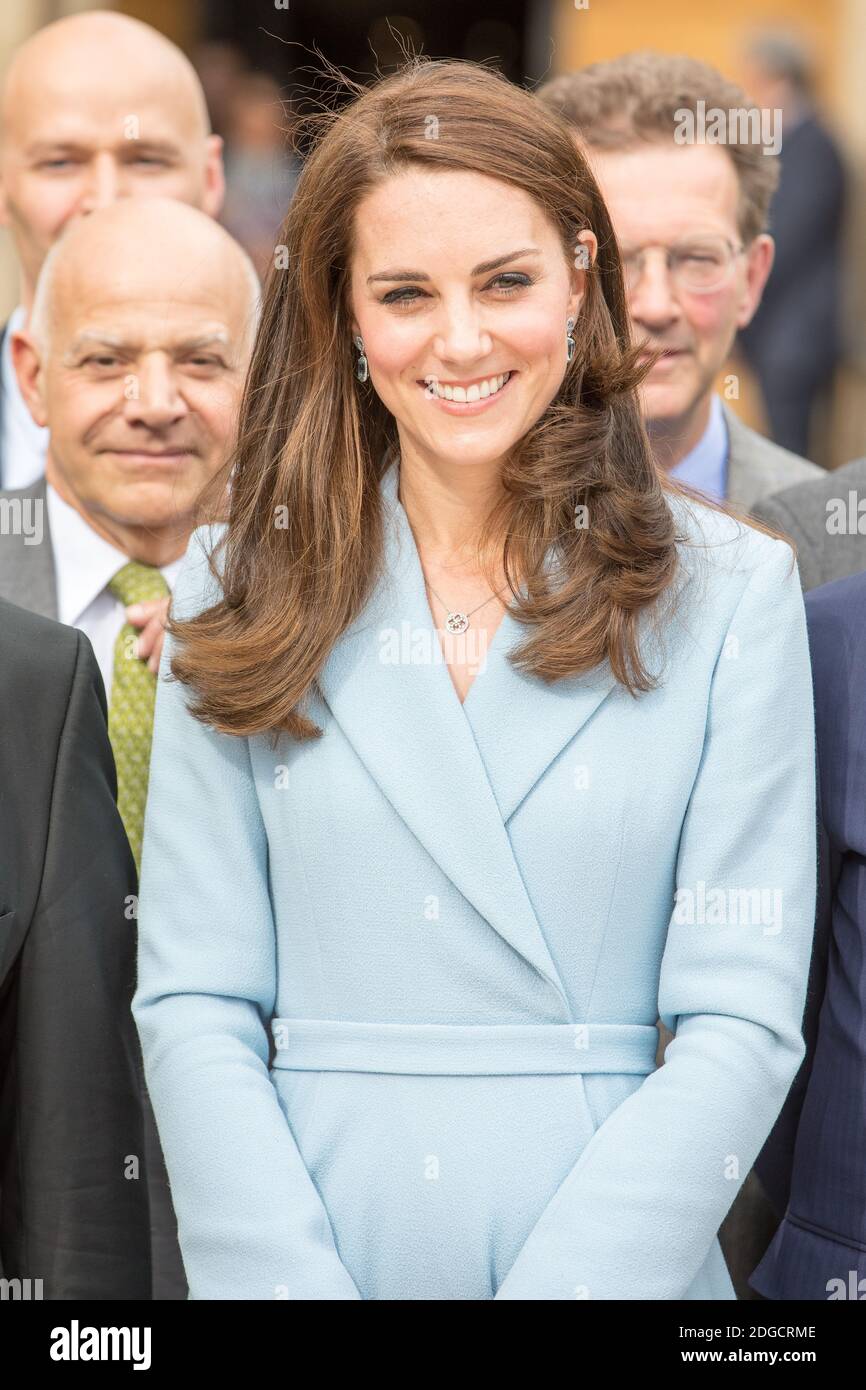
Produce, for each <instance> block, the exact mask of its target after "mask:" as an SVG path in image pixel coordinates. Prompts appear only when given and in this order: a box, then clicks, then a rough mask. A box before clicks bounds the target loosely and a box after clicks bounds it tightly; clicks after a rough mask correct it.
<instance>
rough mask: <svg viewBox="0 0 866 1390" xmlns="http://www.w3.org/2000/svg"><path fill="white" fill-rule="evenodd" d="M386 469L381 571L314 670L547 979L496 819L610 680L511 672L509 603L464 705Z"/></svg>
mask: <svg viewBox="0 0 866 1390" xmlns="http://www.w3.org/2000/svg"><path fill="white" fill-rule="evenodd" d="M398 483H399V469H398V465H397V464H396V463H393V462H392V464H391V465H390V467H389V468H388V469H387V471H386V472H385V474H384V476H383V479H382V483H381V490H382V498H383V504H384V521H385V564H384V567H383V576H382V578H381V580H380V581H379V584H378V585H377V587H376V589H375V590H374V592H373V594H372V596H371V599H370V601H369V602H368V604H367V606H366V607H365V609H364V611H363V613H361V614H360V615H359V617H358V618H357V619H356V620H355V622H354V623H353V624H351V626H350V627H349V628H347V629H346V631H345V632H344V633H343V634H342V635H341V637H340V638H339V640H338V641H337V642H336V643H335V645H334V648H333V650H332V651H331V653H330V656H329V657H328V660H327V662H326V663H325V665H324V667H323V669H322V672H321V673H320V676H319V687H320V689H321V692H322V695H323V697H324V699H325V702H326V704H327V705H328V708H329V709H330V711H331V713H332V715H333V717H334V719H335V720H336V721H337V723H338V724H339V725H340V727H341V729H342V731H343V733H344V734H345V736H346V738H347V739H348V740H349V742H350V743H351V745H352V747H353V748H354V750H355V752H356V753H357V754H358V757H359V758H360V759H361V761H362V762H363V763H364V765H365V767H366V768H367V770H368V772H369V773H370V775H371V776H372V777H373V778H374V780H375V781H376V783H377V784H378V785H379V787H380V788H381V789H382V791H383V792H384V794H385V795H386V796H387V798H388V800H389V801H390V802H391V804H392V806H393V807H394V809H395V810H396V811H397V813H398V814H399V815H400V817H401V818H402V819H403V821H404V822H405V823H406V825H407V826H408V827H409V829H410V830H411V831H412V833H413V834H414V835H415V837H416V838H417V840H418V841H419V842H420V843H421V844H422V845H423V846H424V848H425V849H426V850H427V852H428V853H429V854H430V856H431V857H432V858H433V859H434V860H435V861H436V863H437V864H438V865H439V866H440V867H441V869H442V870H443V871H444V872H445V873H446V874H447V875H448V877H449V878H450V879H451V881H452V882H453V883H454V884H455V886H456V887H457V888H458V889H459V891H460V892H461V893H462V894H463V896H464V897H465V898H466V899H467V900H468V901H469V902H470V903H472V905H473V906H474V907H475V908H476V910H477V911H478V912H479V913H480V914H481V916H482V917H483V918H484V919H485V920H486V921H487V922H489V923H490V925H491V926H492V927H493V928H494V929H495V930H496V931H497V932H498V933H499V934H500V935H501V936H502V937H503V938H504V940H505V941H507V942H508V943H509V945H510V946H512V947H513V949H514V950H515V951H517V952H519V954H520V955H521V956H523V957H524V959H526V960H527V961H528V962H529V963H530V964H531V965H532V966H533V967H534V968H535V970H536V971H537V972H538V973H539V974H540V975H541V976H542V977H543V978H544V979H546V980H547V981H548V982H549V983H550V984H551V986H552V987H553V988H554V989H555V990H556V992H557V994H558V995H559V996H560V999H561V1001H562V1003H563V1004H564V1005H565V1007H566V1008H567V1007H568V1004H567V996H566V994H565V990H564V988H563V985H562V981H561V979H560V977H559V975H558V973H557V970H556V966H555V965H554V962H553V960H552V958H551V955H550V952H549V950H548V948H547V944H546V941H545V938H544V934H543V932H542V929H541V926H540V923H539V921H538V918H537V916H536V914H535V911H534V909H533V907H532V904H531V901H530V899H529V896H528V894H527V891H526V887H525V885H524V883H523V879H522V877H521V874H520V869H519V867H518V864H517V861H516V859H515V856H514V851H513V849H512V846H511V840H510V838H509V835H508V831H507V829H506V825H505V822H506V821H507V819H508V817H509V816H510V815H511V813H512V812H513V811H514V809H515V808H516V807H517V805H518V804H519V803H520V801H522V800H523V798H524V797H525V796H526V795H527V794H528V792H529V791H530V790H531V788H532V787H533V785H534V784H535V782H536V781H537V780H538V779H539V778H540V777H541V776H542V774H543V773H544V771H545V769H546V768H547V767H548V766H549V764H550V762H551V761H552V759H553V758H555V757H556V755H557V753H559V752H560V750H561V749H562V748H563V746H564V745H565V744H566V743H567V742H568V741H569V739H571V738H572V737H573V736H574V734H575V733H576V732H577V731H578V729H579V728H580V727H581V726H582V725H583V724H584V723H585V721H586V720H587V719H588V718H589V717H590V715H591V714H592V713H593V711H594V710H595V709H596V708H597V707H598V705H599V704H600V703H601V701H602V700H603V699H604V698H605V696H606V695H607V693H608V692H609V690H610V689H611V687H612V686H613V684H614V680H613V677H612V676H608V675H604V674H600V675H597V676H594V677H593V678H592V679H589V680H567V681H564V682H560V683H558V684H557V685H554V686H547V685H545V684H544V682H542V681H540V680H537V679H536V678H533V677H527V676H524V675H522V674H520V673H519V672H517V671H515V670H514V669H513V668H512V667H511V666H510V665H509V663H508V661H507V653H508V651H509V650H511V649H513V647H515V646H516V645H517V644H518V643H519V642H520V640H521V638H522V636H523V629H522V627H521V626H520V624H519V623H517V622H516V621H515V620H514V619H512V618H511V617H510V616H509V615H508V614H506V615H505V617H504V618H503V620H502V623H501V624H500V627H499V628H498V630H497V632H496V634H495V637H494V641H493V642H492V643H491V646H490V649H489V651H488V653H487V664H486V669H483V670H481V671H479V674H478V675H477V676H476V678H475V681H474V683H473V685H472V687H471V689H470V691H469V694H468V696H467V699H466V701H465V703H464V705H461V703H460V700H459V698H458V696H457V693H456V691H455V689H454V686H453V684H452V682H451V677H450V675H449V673H448V669H447V666H446V665H445V663H444V661H443V660H442V656H441V651H442V649H441V646H440V644H439V639H438V637H437V635H436V631H435V627H434V620H433V617H432V614H431V612H430V607H429V604H428V602H427V595H426V592H425V587H424V576H423V572H422V569H421V564H420V560H419V557H418V551H417V547H416V545H415V539H414V536H413V535H412V531H411V527H410V526H409V521H408V518H407V516H406V513H405V511H404V509H403V507H402V504H401V503H400V501H399V498H398V495H397V488H398Z"/></svg>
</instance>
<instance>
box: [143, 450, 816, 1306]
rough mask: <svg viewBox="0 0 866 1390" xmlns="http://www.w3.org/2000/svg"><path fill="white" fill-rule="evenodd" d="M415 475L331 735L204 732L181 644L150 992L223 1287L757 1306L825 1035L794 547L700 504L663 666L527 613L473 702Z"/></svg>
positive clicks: (149, 861) (188, 1174)
mask: <svg viewBox="0 0 866 1390" xmlns="http://www.w3.org/2000/svg"><path fill="white" fill-rule="evenodd" d="M396 470H397V465H396V464H392V465H391V467H390V469H389V470H388V472H387V473H386V474H385V476H384V479H383V483H382V497H383V505H384V507H385V510H386V518H387V525H388V541H387V566H386V571H385V578H384V579H383V580H382V581H381V582H380V584H379V586H378V588H377V590H376V592H375V594H374V596H373V598H372V600H371V602H370V603H369V604H368V606H367V608H366V609H365V611H364V613H363V614H361V616H360V618H359V619H358V620H357V621H356V622H355V623H354V624H353V625H352V626H351V628H350V629H349V630H348V631H347V632H346V633H344V635H343V636H342V638H341V639H340V641H339V642H338V643H337V644H336V646H335V648H334V650H333V652H332V654H331V656H330V658H329V660H328V662H327V664H326V666H325V668H324V670H323V673H322V676H321V681H320V685H321V694H318V693H317V694H316V697H315V698H314V699H313V700H312V702H311V704H310V706H309V713H310V715H311V716H312V717H313V718H314V719H315V720H316V721H317V722H318V723H319V724H320V726H321V727H322V728H323V729H324V734H323V736H322V737H321V738H320V739H317V740H314V741H309V742H306V743H301V744H298V743H294V742H292V741H291V740H290V739H288V738H287V737H282V738H281V739H280V741H279V744H278V745H277V747H276V748H274V747H273V746H272V744H271V742H270V741H269V740H268V739H267V738H265V737H256V738H252V739H248V740H247V739H234V738H231V737H227V736H225V735H222V734H217V733H215V732H214V731H213V730H211V729H208V728H205V727H203V726H202V725H201V724H199V723H197V722H196V721H195V720H194V719H193V718H192V717H191V716H190V714H189V712H188V710H187V708H186V703H185V688H184V687H183V686H181V685H179V684H178V683H177V682H174V681H166V680H165V679H164V677H165V675H166V672H167V663H168V660H169V657H170V653H171V648H172V644H171V642H168V643H167V644H166V651H165V653H164V656H163V663H162V671H161V679H160V684H159V690H158V697H157V712H156V727H155V737H154V745H153V761H152V767H151V775H150V793H149V801H148V809H147V820H146V832H145V844H144V853H143V872H142V882H141V895H140V919H139V930H140V960H139V983H138V989H137V993H136V995H135V1000H134V1004H133V1008H134V1014H135V1018H136V1022H137V1025H138V1028H139V1031H140V1035H141V1040H142V1045H143V1050H144V1059H145V1066H146V1075H147V1081H148V1085H149V1088H150V1094H151V1097H152V1100H153V1106H154V1111H155V1114H156V1118H157V1122H158V1125H159V1131H160V1135H161V1139H162V1143H163V1147H164V1151H165V1158H166V1164H167V1169H168V1173H169V1177H170V1180H171V1186H172V1192H173V1196H174V1203H175V1208H176V1211H177V1215H178V1222H179V1236H180V1245H181V1250H182V1252H183V1257H184V1262H185V1265H186V1271H187V1275H188V1278H189V1284H190V1297H191V1298H194V1299H207V1298H223V1299H228V1298H242V1299H273V1298H292V1299H358V1298H363V1299H491V1298H494V1297H495V1298H499V1299H556V1300H559V1299H574V1298H591V1299H617V1298H624V1299H684V1298H691V1299H697V1298H721V1299H730V1298H733V1297H734V1293H733V1288H732V1285H731V1281H730V1279H729V1277H728V1273H727V1270H726V1268H725V1265H724V1261H723V1258H722V1254H721V1250H720V1247H719V1243H718V1240H717V1238H716V1232H717V1230H718V1227H719V1225H720V1223H721V1221H722V1219H723V1217H724V1216H725V1214H726V1212H727V1211H728V1208H729V1207H730V1206H731V1204H732V1202H733V1200H734V1197H735V1195H736V1193H737V1191H738V1189H739V1187H740V1185H741V1183H742V1182H743V1180H744V1179H745V1177H746V1174H747V1173H748V1171H749V1169H750V1167H751V1165H752V1163H753V1161H754V1159H755V1157H756V1155H757V1153H758V1151H759V1150H760V1148H761V1146H762V1144H763V1141H764V1140H765V1138H766V1137H767V1135H768V1133H769V1131H770V1129H771V1127H772V1125H773V1122H774V1120H775V1118H776V1116H777V1115H778V1113H779V1111H780V1109H781V1106H782V1102H783V1101H784V1099H785V1095H786V1092H787V1090H788V1088H789V1086H790V1083H791V1080H792V1078H793V1077H794V1074H795V1072H796V1070H797V1067H798V1064H799V1062H800V1059H801V1057H802V1055H803V1051H804V1047H803V1042H802V1037H801V1033H800V1023H801V1018H802V1012H803V1005H804V999H805V989H806V977H807V970H808V963H809V954H810V946H811V938H812V925H813V913H814V895H815V804H814V795H815V792H814V736H813V714H812V694H811V682H810V672H809V656H808V647H807V641H806V627H805V621H804V611H803V601H802V598H801V594H800V585H799V581H798V576H797V571H796V567H795V566H794V564H793V561H792V553H791V551H790V549H789V548H788V546H786V545H785V544H784V543H783V542H781V541H775V540H773V539H771V538H769V537H766V536H763V535H762V534H760V533H759V532H757V531H755V530H753V529H752V528H748V527H742V526H739V525H738V524H737V523H735V522H733V521H732V520H730V519H729V518H727V517H725V516H720V515H718V514H716V513H714V512H712V511H710V510H709V509H707V508H705V507H703V506H700V505H699V504H691V503H688V504H686V503H683V502H680V501H677V502H676V503H675V504H674V506H675V510H676V513H677V516H678V519H679V521H680V523H681V526H682V528H683V531H684V534H686V536H687V537H688V538H689V539H688V543H684V544H683V545H682V546H681V554H682V562H683V565H682V581H683V582H682V585H681V593H680V599H679V603H680V607H679V611H678V615H677V617H676V619H675V620H674V621H672V622H670V623H668V624H667V625H666V628H665V630H664V632H663V634H662V636H661V638H659V637H658V636H655V637H654V636H653V635H652V633H651V632H650V629H649V625H648V624H645V634H646V642H647V652H648V653H650V654H651V655H652V659H653V661H654V662H655V663H656V669H657V670H659V671H661V672H662V673H663V683H662V685H661V686H660V687H659V688H658V689H657V690H655V691H653V692H651V693H649V694H646V695H642V696H639V697H638V698H636V699H635V698H633V697H632V696H631V695H629V694H627V693H626V692H625V691H624V690H623V689H622V688H621V687H620V686H618V685H617V684H616V682H615V681H614V679H613V677H612V676H611V675H610V673H609V672H608V671H607V669H606V668H605V669H599V670H597V671H596V672H594V673H593V674H592V675H590V676H588V677H582V678H569V679H566V680H564V681H561V682H559V683H556V684H551V685H545V684H544V683H543V682H542V681H540V680H539V679H537V678H534V677H527V676H523V675H520V674H519V673H518V672H516V671H515V670H514V669H513V668H512V667H510V666H509V663H508V661H507V660H506V657H507V653H508V651H509V650H510V649H511V648H512V647H514V646H516V645H517V643H518V642H519V640H520V638H521V636H522V635H523V631H524V630H523V629H522V628H521V627H520V626H519V624H517V623H516V621H515V620H513V619H512V618H511V617H510V616H508V615H506V616H505V618H504V619H503V621H502V623H501V625H500V627H499V629H498V630H497V632H496V634H495V636H494V639H493V641H492V643H491V645H490V648H489V651H488V652H487V661H486V667H485V668H484V669H483V670H481V671H480V672H479V674H478V675H477V677H476V679H475V682H474V684H473V685H472V687H471V689H470V692H469V695H468V697H467V699H466V702H465V704H464V705H463V706H461V704H460V701H459V699H458V697H457V695H456V693H455V691H454V688H453V685H452V683H451V679H450V676H449V674H448V670H447V668H446V666H445V665H444V664H443V663H442V662H441V661H439V662H436V661H432V660H431V659H430V656H431V653H432V652H433V651H434V648H433V647H432V646H431V644H430V642H429V634H430V632H431V630H432V627H433V622H432V618H431V614H430V609H429V606H428V603H427V599H426V595H425V590H424V583H423V576H422V572H421V568H420V564H419V559H418V553H417V549H416V547H415V543H414V539H413V537H412V533H411V530H410V528H409V524H408V520H407V518H406V514H405V512H404V510H403V507H402V505H401V504H400V502H399V499H398V497H397V491H396V486H397V471H396ZM207 540H208V533H207V532H206V531H201V532H196V534H195V536H194V537H193V539H192V541H191V543H190V549H189V554H188V559H187V562H186V565H185V568H184V571H183V574H182V577H181V579H180V581H179V583H178V587H177V591H176V594H175V605H176V609H177V611H178V612H179V613H180V614H182V615H186V614H189V613H190V612H192V611H194V610H195V609H196V608H199V607H201V606H204V605H206V604H207V603H209V602H211V601H212V600H213V597H214V594H215V588H214V582H213V580H211V579H210V577H209V576H208V574H207V568H206V565H205V563H204V560H203V558H202V541H205V542H207ZM403 624H407V625H408V627H405V628H404V627H403V626H402V625H403ZM425 633H426V634H427V637H426V638H425V635H424V634H425ZM401 642H402V647H401ZM413 655H414V659H412V657H413ZM659 1014H660V1016H661V1018H662V1019H663V1021H664V1022H665V1023H666V1025H667V1026H668V1027H669V1028H670V1029H671V1030H672V1031H674V1032H675V1033H676V1037H675V1039H674V1041H673V1042H672V1043H671V1044H670V1045H669V1047H668V1050H667V1059H666V1062H665V1065H664V1066H662V1067H661V1068H659V1069H658V1070H654V1062H653V1058H654V1053H655V1047H656V1040H657V1031H656V1028H655V1026H654V1025H655V1022H656V1018H657V1016H658V1015H659Z"/></svg>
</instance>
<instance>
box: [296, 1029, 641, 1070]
mask: <svg viewBox="0 0 866 1390" xmlns="http://www.w3.org/2000/svg"><path fill="white" fill-rule="evenodd" d="M271 1032H272V1033H273V1038H274V1044H275V1047H276V1052H275V1054H274V1057H273V1059H272V1061H271V1066H273V1067H279V1068H285V1069H287V1070H289V1071H370V1072H399V1073H403V1074H407V1075H419V1076H437V1075H438V1076H441V1075H447V1076H511V1075H519V1074H521V1073H526V1074H528V1075H542V1074H562V1073H569V1072H576V1073H580V1072H620V1073H623V1072H638V1073H643V1074H649V1072H652V1071H655V1058H656V1049H657V1047H658V1040H659V1035H658V1029H657V1028H656V1026H655V1024H642V1023H588V1024H583V1023H492V1024H481V1023H351V1022H346V1021H345V1020H342V1019H318V1018H273V1019H271Z"/></svg>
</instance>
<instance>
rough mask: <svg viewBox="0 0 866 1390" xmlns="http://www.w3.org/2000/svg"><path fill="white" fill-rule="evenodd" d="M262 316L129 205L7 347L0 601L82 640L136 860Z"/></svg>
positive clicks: (115, 211) (70, 255) (167, 1268)
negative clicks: (104, 705)
mask: <svg viewBox="0 0 866 1390" xmlns="http://www.w3.org/2000/svg"><path fill="white" fill-rule="evenodd" d="M258 310H259V282H258V277H257V275H256V273H255V270H254V268H253V266H252V263H251V262H250V260H249V257H248V256H247V255H246V253H245V252H244V251H243V250H242V249H241V248H240V246H238V244H237V242H235V241H234V240H233V239H232V238H231V237H230V236H229V234H228V233H227V232H226V231H225V230H224V228H222V227H220V226H219V225H218V224H217V223H216V222H214V221H213V220H212V219H211V218H209V217H207V216H205V214H204V213H202V212H199V211H197V210H196V209H194V208H191V207H189V206H187V205H185V204H184V203H181V202H177V201H173V200H169V199H162V198H148V199H146V200H141V201H139V200H123V201H120V202H115V203H113V204H111V205H110V206H109V207H107V208H103V209H101V210H100V211H98V212H95V213H93V215H92V216H90V217H87V218H82V219H76V221H75V222H74V223H72V224H71V225H70V226H69V227H68V229H67V230H66V232H65V233H64V235H63V237H62V238H61V239H60V241H59V242H58V243H57V244H56V246H55V247H54V248H53V249H52V251H51V253H50V255H49V256H48V258H47V259H46V262H45V264H44V266H43V269H42V273H41V276H40V279H39V284H38V287H37V290H36V294H35V300H34V311H33V314H32V317H31V322H30V328H29V330H27V331H24V330H21V329H19V330H18V331H16V332H15V333H14V334H13V337H12V356H13V361H14V364H15V370H16V372H17V375H18V381H19V384H20V389H21V393H22V396H23V398H24V400H25V401H26V402H27V405H28V407H29V409H30V411H31V412H32V414H33V418H34V420H36V421H37V423H38V424H39V425H41V426H42V427H44V428H45V429H46V430H47V431H48V451H47V456H46V476H45V478H44V479H43V480H42V481H41V482H39V483H38V484H36V485H35V486H34V487H32V488H30V489H19V490H18V491H14V492H6V493H0V507H2V506H3V505H4V504H6V505H7V514H9V508H10V507H11V508H12V509H13V514H14V507H15V506H16V505H17V506H18V508H19V510H20V511H21V514H22V515H23V514H24V512H25V509H26V508H29V510H30V513H31V514H35V515H36V516H37V517H38V518H39V525H38V527H36V528H34V529H33V532H32V534H30V535H22V534H20V533H19V532H18V531H16V530H15V529H14V528H12V529H7V530H2V529H0V598H5V599H7V600H10V601H11V602H13V603H17V604H19V605H20V606H21V607H22V608H28V609H30V610H31V611H33V612H36V613H41V614H42V615H43V616H45V617H49V618H55V619H58V618H59V620H60V621H61V622H62V623H67V624H69V625H71V626H73V627H77V628H80V629H81V630H82V631H83V632H84V633H85V634H86V635H87V637H88V638H89V639H90V642H91V644H92V646H93V650H94V653H95V656H96V661H97V664H98V666H99V668H100V671H101V674H102V679H103V683H104V686H105V690H106V692H107V693H108V729H109V736H110V739H111V744H112V748H113V751H114V757H115V762H116V765H117V786H118V807H119V810H120V814H121V818H122V821H123V824H124V827H125V829H126V833H127V836H128V839H129V842H130V845H131V847H132V851H133V855H134V857H135V860H136V863H138V860H139V854H140V846H141V836H142V827H143V819H144V808H145V800H146V794H147V774H148V765H149V754H150V739H151V729H152V720H153V708H154V697H155V688H156V670H157V666H158V661H159V652H160V650H161V646H162V636H163V624H164V619H165V613H166V610H167V607H168V600H169V595H170V591H171V588H172V585H173V584H174V581H175V578H176V576H177V573H178V570H179V568H180V564H181V561H182V558H183V555H184V553H185V550H186V547H187V543H188V541H189V537H190V535H191V533H192V530H193V528H194V526H195V525H196V524H197V522H198V521H199V520H201V519H202V518H201V515H200V499H201V494H202V492H203V490H204V489H205V488H206V487H208V486H209V485H211V484H212V483H214V484H215V489H216V491H217V492H218V493H220V494H221V493H222V489H221V488H220V487H219V483H218V481H217V475H218V474H219V473H220V471H221V470H222V471H224V472H225V471H227V467H228V460H229V455H230V451H231V449H232V445H233V440H234V435H235V430H236V420H237V410H238V405H239V401H240V394H241V389H242V386H243V382H244V378H245V375H246V369H247V364H248V361H249V356H250V352H251V348H252V343H253V338H254V335H255V329H256V323H257V317H258ZM142 610H146V614H147V615H149V621H147V622H146V624H145V626H144V627H143V630H142V632H141V634H140V635H137V633H136V628H135V627H134V626H132V624H133V623H134V622H136V621H137V622H139V623H140V622H141V619H142ZM145 1119H146V1125H147V1136H149V1152H148V1153H147V1169H148V1178H149V1184H150V1191H151V1204H152V1211H153V1244H154V1248H153V1252H152V1254H153V1272H154V1296H155V1297H157V1298H166V1297H174V1298H184V1297H185V1296H186V1285H185V1281H184V1278H183V1269H182V1264H181V1261H180V1255H179V1251H178V1249H177V1243H176V1229H175V1226H174V1217H173V1213H172V1211H171V1203H170V1198H169V1193H168V1187H167V1182H166V1178H165V1169H164V1167H163V1165H162V1161H161V1155H160V1153H159V1145H158V1141H157V1139H156V1134H155V1130H154V1128H153V1120H152V1115H151V1113H150V1110H149V1106H147V1105H146V1109H145Z"/></svg>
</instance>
